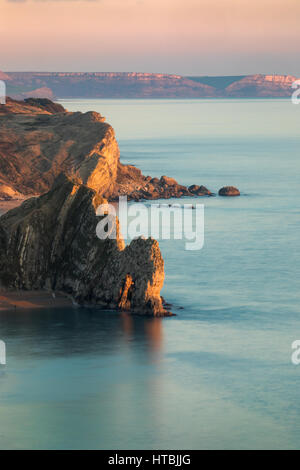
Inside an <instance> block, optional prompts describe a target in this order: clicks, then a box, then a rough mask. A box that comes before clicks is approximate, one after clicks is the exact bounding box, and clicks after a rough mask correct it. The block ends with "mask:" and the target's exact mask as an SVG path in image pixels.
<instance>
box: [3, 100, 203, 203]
mask: <svg viewBox="0 0 300 470" xmlns="http://www.w3.org/2000/svg"><path fill="white" fill-rule="evenodd" d="M61 172H65V173H66V174H69V175H71V176H76V178H78V180H79V181H80V182H81V183H82V184H85V185H87V186H89V187H90V188H92V189H94V190H95V191H97V192H98V193H99V194H100V195H102V196H104V197H105V198H107V199H109V200H112V201H113V200H116V199H118V197H119V196H120V195H127V197H128V199H129V200H140V199H159V198H164V199H166V198H171V197H182V196H189V197H194V196H210V195H212V194H211V193H210V191H208V190H207V189H206V188H205V187H204V186H196V185H193V186H190V188H187V187H186V186H183V185H180V184H178V183H177V181H176V180H174V179H173V178H170V177H168V176H162V177H161V178H152V177H151V176H144V175H143V174H142V172H141V171H140V170H139V169H138V168H136V167H134V166H132V165H123V164H122V163H121V162H120V151H119V146H118V142H117V140H116V137H115V133H114V130H113V128H112V127H111V126H110V125H109V124H108V123H106V122H105V118H104V117H103V116H101V115H100V114H99V113H96V112H87V113H84V114H82V113H80V112H76V113H69V112H67V111H66V110H65V109H64V108H63V107H62V106H61V105H59V104H57V103H53V102H51V101H50V100H48V99H33V98H30V99H26V100H25V101H23V102H19V101H14V100H11V99H8V100H7V104H6V105H0V198H1V199H2V200H3V199H12V198H14V197H20V198H22V197H28V196H33V195H40V194H43V193H45V192H47V191H48V190H49V189H50V188H51V186H52V184H53V182H54V180H55V178H56V177H57V176H58V175H59V174H60V173H61Z"/></svg>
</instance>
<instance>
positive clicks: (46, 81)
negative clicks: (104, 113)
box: [0, 72, 297, 99]
mask: <svg viewBox="0 0 300 470" xmlns="http://www.w3.org/2000/svg"><path fill="white" fill-rule="evenodd" d="M0 80H5V82H6V86H7V94H8V95H9V96H11V97H13V98H15V99H24V98H28V97H33V98H49V99H54V98H58V99H59V98H61V99H64V98H66V99H68V98H127V99H130V98H152V99H155V98H284V97H290V96H291V93H292V84H293V83H294V82H295V81H296V80H297V77H295V76H292V75H262V74H256V75H240V76H215V77H214V76H182V75H170V74H163V73H138V72H130V73H127V72H120V73H117V72H5V73H4V72H0Z"/></svg>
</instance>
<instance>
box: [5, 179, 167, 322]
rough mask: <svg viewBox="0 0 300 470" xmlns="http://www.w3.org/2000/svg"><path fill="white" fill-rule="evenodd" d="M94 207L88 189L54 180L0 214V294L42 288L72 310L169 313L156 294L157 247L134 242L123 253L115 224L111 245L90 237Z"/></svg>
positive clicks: (159, 277)
mask: <svg viewBox="0 0 300 470" xmlns="http://www.w3.org/2000/svg"><path fill="white" fill-rule="evenodd" d="M101 202H103V199H101V197H100V196H99V195H98V194H97V193H96V192H95V191H94V190H92V189H91V188H88V187H87V186H85V185H82V184H78V183H77V182H74V181H73V180H72V179H71V178H67V177H66V176H65V175H63V174H62V175H60V176H59V178H57V180H56V181H55V184H54V186H53V188H52V190H51V191H50V192H48V193H47V194H45V195H43V196H40V197H38V198H31V199H28V200H27V201H25V202H24V203H23V204H22V205H21V206H20V207H18V208H16V209H12V210H11V211H9V212H7V213H6V214H5V215H3V216H2V217H1V218H0V286H1V288H2V290H5V289H9V290H21V291H22V290H24V291H31V290H36V291H40V290H47V291H51V292H58V293H62V294H65V295H67V296H69V297H70V298H72V299H73V301H74V302H75V303H77V304H78V305H95V306H99V307H103V308H110V309H117V310H122V311H128V312H132V313H137V314H143V315H154V316H165V315H171V314H170V312H168V311H167V310H166V309H165V308H164V306H163V303H162V298H161V296H160V291H161V289H162V286H163V282H164V261H163V259H162V256H161V252H160V249H159V244H158V242H157V241H156V240H153V239H142V238H139V239H136V240H133V241H132V242H131V243H130V245H128V246H127V247H125V244H124V240H123V239H122V238H121V235H120V232H119V222H118V219H117V218H116V219H115V224H116V233H117V237H116V239H115V240H113V239H109V238H107V239H105V240H100V239H98V238H97V236H96V226H97V224H98V222H99V220H100V217H97V216H96V208H97V207H98V205H99V204H100V203H101ZM3 295H4V294H3Z"/></svg>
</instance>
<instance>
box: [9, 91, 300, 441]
mask: <svg viewBox="0 0 300 470" xmlns="http://www.w3.org/2000/svg"><path fill="white" fill-rule="evenodd" d="M63 104H64V105H65V106H66V108H67V109H69V110H74V111H75V110H80V111H87V110H96V111H99V112H101V113H102V114H103V115H104V116H106V118H107V120H108V122H110V123H111V124H112V125H113V127H114V128H115V130H116V134H117V136H118V140H119V144H120V149H121V158H122V161H123V162H130V163H133V164H136V165H137V166H138V167H140V168H141V169H142V170H143V172H144V173H145V174H151V175H153V176H155V175H157V176H160V175H162V174H166V175H169V176H173V177H175V178H176V179H177V180H179V181H180V182H182V183H183V184H192V183H196V184H204V185H205V186H207V187H208V188H209V189H211V190H212V191H217V190H218V189H219V188H220V187H221V186H224V185H236V186H237V187H238V188H240V190H241V193H242V195H241V197H240V198H220V197H216V198H205V199H201V201H200V202H202V203H204V205H205V245H204V247H203V249H202V250H200V251H193V252H192V251H186V250H185V249H184V242H183V241H176V240H169V241H167V240H162V241H161V242H160V246H161V249H162V252H163V256H164V259H165V269H166V282H165V286H164V289H163V295H164V297H165V298H166V299H167V300H168V301H169V302H171V303H172V304H173V305H174V307H173V309H172V310H173V311H174V312H175V313H177V316H176V317H173V318H168V319H163V320H161V319H144V318H138V317H131V316H128V315H120V314H118V313H114V312H99V311H97V310H93V309H89V310H85V309H69V310H55V311H53V310H52V311H51V309H48V310H47V309H46V310H43V311H24V312H22V313H17V314H15V313H3V312H2V313H0V339H2V340H4V341H5V342H6V344H7V366H5V367H3V366H0V448H6V449H7V448H18V449H22V448H33V449H41V448H42V449H43V448H44V449H45V448H50V449H71V448H84V449H86V448H87V449H88V448H98V449H115V448H123V449H124V448H125V449H126V448H128V449H130V448H131V449H143V448H146V449H154V448H158V449H159V448H161V449H166V448H167V449H172V448H173V449H176V448H178V449H249V448H250V449H253V448H255V449H266V448H268V449H271V448H275V449H276V448H280V449H299V448H300V404H299V399H298V392H299V387H300V366H295V365H293V364H292V362H291V353H292V349H291V343H292V342H293V341H294V340H296V339H300V307H299V305H300V289H299V278H300V276H299V275H300V250H299V248H300V242H299V240H300V237H299V229H300V219H299V214H300V208H299V189H300V187H299V186H300V184H299V170H300V159H299V157H300V155H299V148H300V147H299V144H300V136H299V128H300V107H297V106H295V105H292V104H291V102H290V101H288V100H266V101H264V100H232V101H227V100H211V101H209V100H193V101H190V100H151V101H148V100H93V101H92V100H90V101H87V100H74V101H72V100H69V101H66V102H63ZM184 202H193V203H195V200H193V201H188V200H185V201H184ZM180 306H182V307H184V309H183V310H182V309H180V308H179V307H180Z"/></svg>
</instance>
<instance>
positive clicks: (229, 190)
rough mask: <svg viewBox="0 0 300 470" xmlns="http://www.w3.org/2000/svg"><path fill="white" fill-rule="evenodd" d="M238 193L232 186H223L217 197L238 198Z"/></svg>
mask: <svg viewBox="0 0 300 470" xmlns="http://www.w3.org/2000/svg"><path fill="white" fill-rule="evenodd" d="M240 194H241V193H240V191H239V190H238V189H237V188H235V187H234V186H224V188H221V189H220V191H219V196H240Z"/></svg>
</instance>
